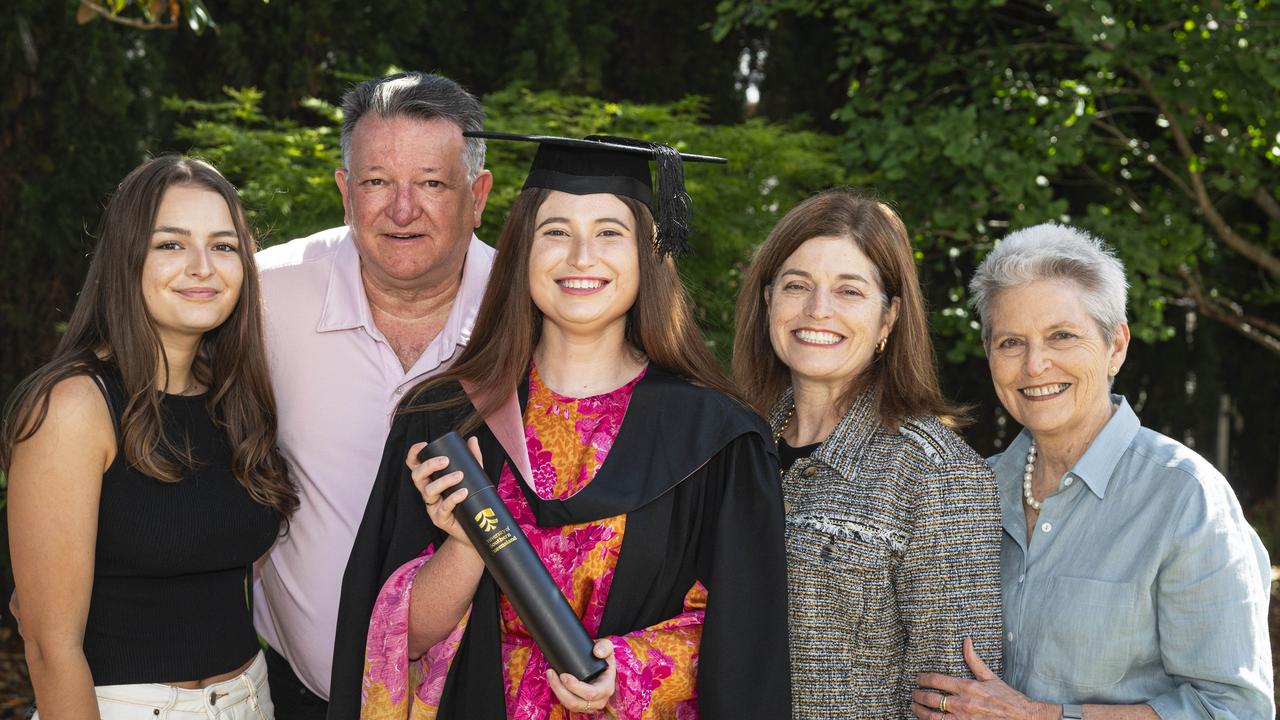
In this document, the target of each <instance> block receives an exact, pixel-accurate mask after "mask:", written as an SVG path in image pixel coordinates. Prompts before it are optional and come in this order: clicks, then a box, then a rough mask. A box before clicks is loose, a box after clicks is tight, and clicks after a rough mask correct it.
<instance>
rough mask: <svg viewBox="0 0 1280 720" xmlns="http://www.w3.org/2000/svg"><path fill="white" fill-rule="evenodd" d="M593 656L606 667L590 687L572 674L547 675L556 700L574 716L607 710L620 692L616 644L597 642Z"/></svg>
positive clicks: (554, 673) (551, 672) (590, 683)
mask: <svg viewBox="0 0 1280 720" xmlns="http://www.w3.org/2000/svg"><path fill="white" fill-rule="evenodd" d="M593 653H594V654H595V656H596V657H598V658H600V659H602V660H604V661H605V663H606V664H607V667H606V668H605V671H604V672H602V673H600V676H599V677H597V678H596V679H595V680H592V681H591V682H589V683H584V682H582V681H581V680H579V679H578V678H576V677H574V676H572V675H570V674H569V673H560V674H559V675H557V674H556V672H555V671H554V670H548V671H547V683H548V684H550V685H551V691H552V692H553V693H555V694H556V699H557V700H559V701H560V704H561V705H563V706H565V709H567V710H569V711H570V712H573V713H597V712H600V711H602V710H604V709H605V708H606V707H607V706H608V705H609V701H610V700H612V699H613V693H614V690H616V689H617V675H618V663H617V661H616V660H614V657H613V643H612V642H611V641H609V640H605V639H601V640H597V641H596V644H595V648H593Z"/></svg>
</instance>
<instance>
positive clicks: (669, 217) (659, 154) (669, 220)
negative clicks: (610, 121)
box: [588, 135, 692, 257]
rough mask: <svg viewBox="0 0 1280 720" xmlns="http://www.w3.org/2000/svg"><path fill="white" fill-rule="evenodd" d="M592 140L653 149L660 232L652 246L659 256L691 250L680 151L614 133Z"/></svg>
mask: <svg viewBox="0 0 1280 720" xmlns="http://www.w3.org/2000/svg"><path fill="white" fill-rule="evenodd" d="M588 139H589V140H603V141H605V142H610V143H614V144H617V145H629V146H632V147H647V148H649V149H650V150H652V151H653V158H654V165H655V166H656V174H657V178H656V180H657V186H658V187H657V190H656V193H657V197H656V198H655V199H654V200H655V202H654V205H656V206H657V207H655V208H653V210H654V216H655V217H654V222H655V223H656V225H657V234H656V237H655V238H654V241H653V249H654V251H655V252H657V253H658V256H659V257H667V256H668V255H677V256H679V255H683V254H685V252H687V251H688V249H689V245H688V240H689V235H690V233H691V232H692V228H691V227H690V215H691V213H690V205H691V201H690V199H689V193H687V192H685V188H684V160H682V159H681V158H680V152H679V151H678V150H676V149H675V148H673V147H671V146H669V145H663V144H662V143H655V142H648V141H644V140H635V139H633V138H624V137H615V136H612V135H593V136H591V137H590V138H588Z"/></svg>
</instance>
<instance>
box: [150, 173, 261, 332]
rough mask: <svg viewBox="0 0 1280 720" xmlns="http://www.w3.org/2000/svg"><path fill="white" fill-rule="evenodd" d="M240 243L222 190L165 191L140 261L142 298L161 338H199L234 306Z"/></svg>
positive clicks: (178, 187)
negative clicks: (144, 256)
mask: <svg viewBox="0 0 1280 720" xmlns="http://www.w3.org/2000/svg"><path fill="white" fill-rule="evenodd" d="M241 241H242V240H241V238H240V237H239V236H237V234H236V227H235V223H233V222H232V219H231V210H230V209H229V208H228V207H227V202H226V201H225V200H224V199H223V198H222V196H221V195H219V194H218V193H216V192H213V191H211V190H206V189H205V188H202V187H196V186H190V185H175V186H173V187H170V188H169V189H168V190H166V191H165V193H164V197H162V198H161V200H160V207H159V209H158V210H157V212H156V221H155V225H154V226H153V229H152V232H151V239H150V247H149V249H148V250H147V255H146V259H145V260H144V261H143V264H142V298H143V302H144V303H145V304H146V308H147V313H148V314H149V315H150V316H151V319H152V321H153V322H154V323H155V327H156V331H157V333H159V335H160V338H161V341H162V342H165V343H166V344H174V343H182V342H183V340H184V339H186V340H190V339H192V338H195V339H198V338H199V337H200V336H201V335H203V334H204V333H205V332H207V331H209V330H212V329H213V328H216V327H218V326H219V325H221V324H222V323H223V322H224V321H225V320H226V319H227V318H228V317H229V316H230V315H231V312H232V311H233V310H235V307H236V302H237V301H238V300H239V299H240V286H241V284H242V283H243V282H244V262H243V261H242V260H241V259H240V254H239V251H238V248H239V246H240V243H241ZM244 241H246V242H247V241H248V239H247V238H246V239H245V240H244Z"/></svg>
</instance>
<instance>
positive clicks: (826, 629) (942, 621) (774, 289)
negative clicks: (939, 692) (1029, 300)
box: [734, 189, 1001, 720]
mask: <svg viewBox="0 0 1280 720" xmlns="http://www.w3.org/2000/svg"><path fill="white" fill-rule="evenodd" d="M737 324H738V335H737V338H736V341H735V343H734V373H735V375H736V377H737V379H738V381H739V382H740V384H741V387H742V390H743V392H744V393H745V394H746V396H747V397H748V399H750V400H751V401H752V402H753V403H754V405H755V406H756V408H757V409H758V410H760V411H761V412H763V413H766V416H768V417H770V418H771V424H772V427H773V432H774V435H775V440H776V441H777V442H778V446H779V452H780V455H781V458H782V467H783V476H782V485H783V493H784V497H785V500H786V502H785V508H786V512H787V518H786V545H787V563H788V566H787V569H788V585H789V596H790V601H789V604H790V618H789V619H790V635H791V682H792V693H793V700H792V707H793V711H794V717H795V718H796V720H808V719H817V718H910V717H912V713H911V692H912V690H914V689H915V687H916V683H915V679H916V674H917V673H919V672H946V673H949V674H958V675H964V674H967V672H968V671H967V668H966V667H965V663H964V660H963V659H962V655H961V649H962V644H963V643H964V639H965V638H966V637H968V638H972V642H973V645H974V647H975V648H976V650H977V653H978V654H979V655H981V656H982V657H983V658H985V659H986V662H987V667H988V669H989V670H990V671H991V672H993V673H999V672H1000V670H1001V639H1000V633H1001V609H1000V507H999V502H998V499H997V490H996V484H995V480H994V477H993V475H992V473H991V470H990V469H989V468H988V467H987V465H986V463H985V462H984V461H983V460H982V458H981V457H979V456H978V455H977V454H976V453H974V451H973V450H972V449H970V448H969V446H968V445H966V444H965V443H964V441H963V440H961V439H960V438H959V437H958V436H957V435H956V434H955V433H954V432H953V431H952V430H951V429H950V427H948V423H949V422H950V420H949V419H950V418H953V417H954V416H955V415H956V411H955V409H954V408H952V407H950V406H948V405H947V403H946V402H945V401H944V400H943V399H942V395H941V392H940V390H939V387H938V380H937V372H936V360H935V359H934V355H933V346H932V343H931V341H930V339H929V333H928V327H927V321H926V319H925V311H924V302H923V299H922V297H921V291H920V285H919V280H918V279H917V277H916V270H915V264H914V262H913V258H912V250H911V246H910V241H909V240H908V237H907V233H906V229H905V228H904V227H903V225H902V221H901V220H900V219H899V218H898V216H897V215H896V214H895V213H894V212H893V210H891V209H890V208H889V207H887V206H886V205H884V204H883V203H880V202H877V201H875V200H872V199H868V198H864V197H860V196H858V195H856V194H854V193H852V192H850V191H848V190H843V189H839V190H830V191H827V192H824V193H821V194H819V195H816V196H814V197H812V198H809V199H808V200H806V201H805V202H803V203H801V204H800V205H799V206H797V207H796V208H794V209H793V210H791V212H789V213H787V215H786V217H784V218H783V219H782V220H781V221H780V222H779V223H778V225H777V227H775V228H774V229H773V232H772V233H770V235H769V238H768V239H767V240H766V241H765V243H764V244H763V245H762V246H761V247H760V249H759V250H758V251H757V253H756V256H755V259H754V260H753V262H752V265H751V267H750V268H749V269H748V271H747V275H746V278H745V279H744V282H743V285H742V290H741V294H740V295H739V298H738V307H737ZM970 652H972V650H971V651H970Z"/></svg>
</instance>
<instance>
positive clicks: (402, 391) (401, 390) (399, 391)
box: [396, 388, 404, 395]
mask: <svg viewBox="0 0 1280 720" xmlns="http://www.w3.org/2000/svg"><path fill="white" fill-rule="evenodd" d="M403 394H404V388H396V395H403Z"/></svg>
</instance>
